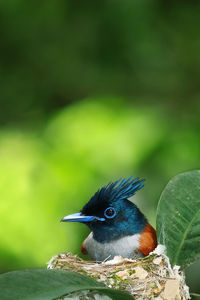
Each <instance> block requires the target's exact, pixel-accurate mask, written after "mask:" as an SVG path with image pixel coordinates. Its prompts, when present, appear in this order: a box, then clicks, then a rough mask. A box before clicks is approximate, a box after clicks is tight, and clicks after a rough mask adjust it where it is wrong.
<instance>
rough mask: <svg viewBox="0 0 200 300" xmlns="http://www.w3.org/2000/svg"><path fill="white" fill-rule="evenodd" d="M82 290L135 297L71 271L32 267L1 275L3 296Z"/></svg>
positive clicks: (21, 299) (29, 298)
mask: <svg viewBox="0 0 200 300" xmlns="http://www.w3.org/2000/svg"><path fill="white" fill-rule="evenodd" d="M80 290H97V291H99V292H101V293H102V294H104V295H107V296H110V297H111V298H112V299H121V300H123V299H124V300H126V299H127V300H131V299H133V298H132V297H131V296H130V295H129V294H127V293H125V292H122V291H118V290H113V289H109V288H107V287H106V286H105V285H103V284H102V283H99V282H97V281H96V280H93V279H91V278H89V277H86V276H83V275H80V274H77V273H73V272H69V271H62V270H45V269H32V270H31V269H30V270H22V271H13V272H8V273H4V274H1V275H0V299H1V300H51V299H56V298H58V297H61V296H63V295H67V294H69V293H72V292H74V291H80Z"/></svg>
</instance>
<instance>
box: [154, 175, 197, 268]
mask: <svg viewBox="0 0 200 300" xmlns="http://www.w3.org/2000/svg"><path fill="white" fill-rule="evenodd" d="M157 233H158V241H159V243H160V244H164V245H165V246H166V248H167V249H166V250H167V255H168V256H169V258H170V261H171V264H172V265H175V264H176V265H180V266H182V268H185V267H186V266H188V265H190V264H191V263H193V262H194V261H196V260H197V259H198V258H199V257H200V170H195V171H190V172H186V173H182V174H179V175H177V176H176V177H174V178H173V179H172V180H171V181H170V182H169V183H168V184H167V186H166V187H165V189H164V191H163V193H162V195H161V197H160V200H159V203H158V208H157Z"/></svg>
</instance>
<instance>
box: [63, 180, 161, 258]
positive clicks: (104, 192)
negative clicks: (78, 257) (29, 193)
mask: <svg viewBox="0 0 200 300" xmlns="http://www.w3.org/2000/svg"><path fill="white" fill-rule="evenodd" d="M143 182H144V179H140V178H138V177H137V178H135V179H134V178H133V177H130V178H128V179H126V178H125V179H119V180H117V181H115V182H111V183H109V184H108V185H107V186H104V187H103V188H101V189H100V190H98V191H97V192H96V193H95V194H94V196H93V197H92V198H91V199H90V200H89V202H88V203H87V204H86V205H85V206H84V207H83V208H82V210H81V211H80V213H76V214H72V215H69V216H66V217H64V218H63V219H62V221H64V222H82V223H85V224H86V225H87V226H88V227H89V228H90V229H91V234H90V235H89V237H88V238H87V239H86V241H85V242H84V244H85V246H84V247H83V246H82V251H83V252H84V251H85V249H87V253H88V254H89V255H90V256H91V257H92V258H93V259H95V260H100V261H102V260H104V259H105V258H106V257H107V254H110V256H111V257H114V256H115V255H123V256H125V257H131V256H132V255H133V253H134V251H135V250H137V249H138V251H139V253H140V255H146V254H145V253H149V252H150V251H151V249H153V248H154V247H155V245H156V234H155V233H154V232H155V230H154V229H153V228H152V227H151V225H150V224H148V222H147V219H146V218H145V216H144V215H143V214H142V213H141V211H140V210H139V209H138V208H137V206H136V205H135V204H134V203H132V202H131V201H129V200H128V198H130V197H131V196H133V195H134V194H135V193H136V192H137V191H138V190H140V189H141V188H142V187H143V186H144V184H143ZM145 230H147V231H148V233H147V235H145V238H146V237H148V236H149V237H150V242H151V243H150V244H149V245H150V246H149V248H148V249H147V246H146V245H147V244H146V241H145V239H142V238H141V241H142V243H143V246H141V245H142V244H141V245H140V237H141V236H142V235H143V233H145ZM153 234H154V237H153ZM143 236H144V235H143ZM144 241H145V243H144ZM140 246H141V247H143V248H144V249H143V248H141V249H140V248H139V247H140ZM139 249H140V250H139ZM145 251H146V252H145Z"/></svg>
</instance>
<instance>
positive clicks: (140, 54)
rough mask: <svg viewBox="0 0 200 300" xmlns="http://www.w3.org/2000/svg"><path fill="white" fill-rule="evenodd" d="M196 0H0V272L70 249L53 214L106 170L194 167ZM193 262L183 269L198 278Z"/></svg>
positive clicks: (157, 190)
mask: <svg viewBox="0 0 200 300" xmlns="http://www.w3.org/2000/svg"><path fill="white" fill-rule="evenodd" d="M199 16H200V2H199V1H195V0H191V1H184V0H183V1H178V0H173V1H171V0H167V1H164V0H152V1H145V0H135V1H130V0H123V1H122V0H121V1H120V0H119V1H113V0H102V1H93V0H85V1H82V0H80V1H78V0H77V1H74V0H58V1H53V0H46V1H45V0H44V1H36V0H29V1H27V0H15V1H14V0H2V1H0V32H1V34H0V45H1V46H0V224H1V226H0V272H5V271H8V270H14V269H19V268H27V267H28V268H30V267H45V264H46V262H47V261H48V260H49V259H50V258H51V257H52V255H54V254H57V253H60V252H66V251H72V252H73V253H77V254H80V245H81V242H82V240H83V239H84V238H85V236H86V235H87V234H88V229H87V228H86V227H85V226H84V225H81V224H75V223H73V224H66V223H60V219H61V218H62V217H63V216H64V215H67V214H70V213H73V212H77V211H79V210H80V208H81V207H82V206H83V204H84V203H86V202H87V201H88V200H89V198H90V197H91V196H92V195H93V194H94V192H95V191H96V190H97V189H98V188H99V187H101V186H102V185H105V184H107V183H108V182H109V181H111V180H116V179H118V178H120V177H127V176H130V175H133V176H140V177H145V178H146V179H147V181H146V184H145V188H144V189H143V190H141V192H140V193H138V194H137V195H136V196H135V197H134V199H133V200H134V201H135V202H136V203H137V204H138V206H139V207H140V208H141V209H142V210H143V211H144V213H145V214H146V216H147V217H148V218H149V220H150V222H151V223H152V224H153V225H155V218H156V206H157V202H158V200H159V196H160V194H161V192H162V190H163V188H164V187H165V185H166V184H167V182H168V181H169V180H170V179H171V177H173V176H175V175H176V174H177V173H180V172H184V171H187V170H192V169H198V168H199V165H200V138H199V132H200V35H199V30H200V18H199ZM199 268H200V267H198V268H197V265H196V264H195V266H193V267H192V268H190V270H189V271H188V275H187V280H188V283H189V284H190V286H191V289H192V290H195V289H196V288H197V286H198V282H199V278H200V275H198V277H197V272H199Z"/></svg>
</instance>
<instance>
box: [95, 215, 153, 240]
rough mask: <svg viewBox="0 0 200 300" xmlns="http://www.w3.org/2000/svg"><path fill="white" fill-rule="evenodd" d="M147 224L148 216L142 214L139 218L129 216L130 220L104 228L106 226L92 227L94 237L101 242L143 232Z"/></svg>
mask: <svg viewBox="0 0 200 300" xmlns="http://www.w3.org/2000/svg"><path fill="white" fill-rule="evenodd" d="M146 226H147V220H146V218H145V217H144V216H143V215H141V216H138V218H129V219H128V221H127V220H126V221H122V222H119V223H117V224H114V225H113V226H109V227H106V228H104V226H102V224H101V226H99V227H98V226H95V228H91V230H92V232H93V238H94V239H95V240H96V241H98V242H100V243H107V242H112V241H116V240H118V239H121V238H123V237H126V236H132V235H135V234H138V233H141V232H142V231H143V230H144V229H145V227H146Z"/></svg>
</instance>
